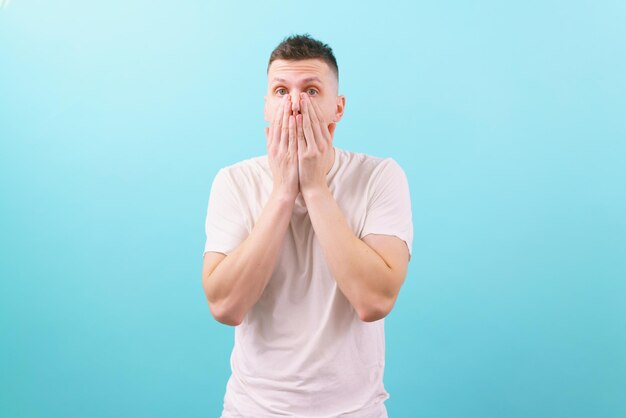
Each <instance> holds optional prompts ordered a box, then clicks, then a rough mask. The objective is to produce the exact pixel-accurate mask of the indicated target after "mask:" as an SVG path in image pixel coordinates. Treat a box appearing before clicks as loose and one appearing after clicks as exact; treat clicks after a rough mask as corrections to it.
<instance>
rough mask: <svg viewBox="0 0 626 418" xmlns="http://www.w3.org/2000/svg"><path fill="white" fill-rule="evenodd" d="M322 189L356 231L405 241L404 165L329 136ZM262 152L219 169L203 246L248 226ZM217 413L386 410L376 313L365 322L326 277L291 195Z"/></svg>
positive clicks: (265, 168) (259, 194)
mask: <svg viewBox="0 0 626 418" xmlns="http://www.w3.org/2000/svg"><path fill="white" fill-rule="evenodd" d="M327 181H328V185H329V189H330V190H331V192H332V194H333V196H334V198H335V201H336V202H337V204H338V206H339V207H340V208H341V210H342V212H343V214H344V216H345V218H346V221H347V223H348V224H349V226H350V228H351V229H352V231H353V232H354V234H355V236H357V237H359V238H362V237H364V236H365V235H367V234H370V233H372V234H386V235H395V236H397V237H399V238H401V239H402V240H404V241H405V242H406V244H407V248H408V250H409V256H410V254H411V246H412V242H413V224H412V217H411V201H410V196H409V185H408V181H407V178H406V175H405V173H404V171H403V170H402V168H401V167H400V165H399V164H398V163H397V162H396V161H395V160H393V159H392V158H379V157H373V156H370V155H366V154H362V153H354V152H350V151H346V150H342V149H339V148H337V147H336V146H335V161H334V163H333V166H332V168H331V170H330V171H329V172H328V174H327ZM272 184H273V183H272V174H271V170H270V168H269V165H268V159H267V155H263V156H259V157H255V158H250V159H247V160H243V161H240V162H238V163H235V164H232V165H230V166H227V167H224V168H222V169H220V170H219V171H218V173H217V174H216V176H215V179H214V180H213V184H212V186H211V193H210V196H209V203H208V209H207V217H206V237H207V239H206V245H205V248H204V251H205V252H206V251H217V252H221V253H224V254H228V253H230V252H231V251H232V250H233V249H235V248H236V247H237V246H238V245H239V244H240V243H241V242H242V241H244V240H245V238H246V237H247V236H248V234H249V233H250V231H251V230H252V227H253V225H254V224H255V221H256V220H257V219H258V218H259V216H260V214H261V211H262V210H263V208H264V206H265V203H266V202H267V199H268V198H269V195H270V193H271V191H272ZM230 364H231V370H232V374H231V376H230V379H229V380H228V382H227V384H226V394H225V396H224V410H223V412H222V418H231V417H245V418H249V417H250V418H265V417H268V418H270V417H272V418H273V417H286V416H291V417H299V418H304V417H319V418H322V417H323V418H331V417H332V418H334V417H344V418H347V417H353V418H357V417H358V418H382V417H387V412H386V408H385V405H384V403H383V402H384V401H385V400H386V399H388V398H389V393H388V392H387V391H386V390H385V388H384V385H383V372H384V367H385V331H384V319H381V320H379V321H374V322H363V321H361V320H360V319H359V317H358V315H357V313H356V311H355V310H354V308H353V307H352V305H351V304H350V302H349V301H348V299H346V297H345V296H344V295H343V293H342V292H341V290H340V289H339V287H338V286H337V283H336V282H335V280H334V279H333V277H332V274H331V272H330V270H329V267H328V264H327V262H326V260H325V258H324V254H323V252H322V248H321V246H320V243H319V241H318V239H317V237H316V235H315V231H314V230H313V227H312V224H311V220H310V218H309V215H308V212H307V208H306V206H305V202H304V199H303V197H302V195H301V194H300V195H298V197H297V199H296V202H295V206H294V210H293V213H292V218H291V222H290V224H289V227H288V229H287V232H286V235H285V240H284V244H283V248H282V250H281V253H280V255H279V259H278V262H277V266H276V269H275V270H274V272H273V274H272V276H271V278H270V280H269V282H268V284H267V286H266V288H265V290H264V291H263V294H262V295H261V297H260V299H259V300H258V301H257V303H256V304H255V305H254V306H253V307H252V309H251V310H250V311H249V312H248V314H247V315H246V317H245V318H244V320H243V322H242V323H241V324H240V325H239V326H237V327H235V341H234V347H233V350H232V354H231V357H230Z"/></svg>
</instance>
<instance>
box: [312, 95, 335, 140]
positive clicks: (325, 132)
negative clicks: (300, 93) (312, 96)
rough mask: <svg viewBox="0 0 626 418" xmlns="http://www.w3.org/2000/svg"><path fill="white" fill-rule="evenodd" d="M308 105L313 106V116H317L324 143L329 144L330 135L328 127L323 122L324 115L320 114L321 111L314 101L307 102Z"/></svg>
mask: <svg viewBox="0 0 626 418" xmlns="http://www.w3.org/2000/svg"><path fill="white" fill-rule="evenodd" d="M309 103H311V104H312V105H313V106H312V107H313V109H314V110H315V114H316V115H317V119H318V121H319V126H320V131H321V133H322V137H323V138H324V139H325V140H326V142H330V138H331V134H330V131H329V128H328V125H327V124H326V121H325V120H324V114H323V113H322V109H320V106H319V104H318V103H317V102H316V101H315V100H309Z"/></svg>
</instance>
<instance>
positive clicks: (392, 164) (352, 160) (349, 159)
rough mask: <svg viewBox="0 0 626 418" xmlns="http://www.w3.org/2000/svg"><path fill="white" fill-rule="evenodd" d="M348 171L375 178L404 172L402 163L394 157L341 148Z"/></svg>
mask: <svg viewBox="0 0 626 418" xmlns="http://www.w3.org/2000/svg"><path fill="white" fill-rule="evenodd" d="M340 153H341V157H342V158H343V160H344V164H345V166H346V167H347V169H348V171H351V172H355V173H358V174H360V175H362V176H365V177H369V178H375V177H380V176H384V175H385V174H387V175H399V174H404V170H403V169H402V167H401V166H400V164H399V163H398V162H397V161H396V160H395V159H394V158H392V157H381V156H375V155H370V154H365V153H362V152H354V151H347V150H340Z"/></svg>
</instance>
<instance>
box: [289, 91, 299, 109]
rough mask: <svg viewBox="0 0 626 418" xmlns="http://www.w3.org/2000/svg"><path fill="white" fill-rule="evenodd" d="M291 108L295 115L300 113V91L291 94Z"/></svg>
mask: <svg viewBox="0 0 626 418" xmlns="http://www.w3.org/2000/svg"><path fill="white" fill-rule="evenodd" d="M291 110H292V111H293V113H294V115H297V114H298V113H300V93H298V92H296V93H293V94H292V95H291Z"/></svg>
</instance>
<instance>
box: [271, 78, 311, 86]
mask: <svg viewBox="0 0 626 418" xmlns="http://www.w3.org/2000/svg"><path fill="white" fill-rule="evenodd" d="M277 81H278V82H279V83H286V82H287V80H285V79H284V78H279V77H274V79H273V80H272V82H273V83H274V82H277ZM311 81H317V82H318V83H320V84H321V83H322V80H320V79H319V77H309V78H305V79H304V80H302V83H309V82H311Z"/></svg>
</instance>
